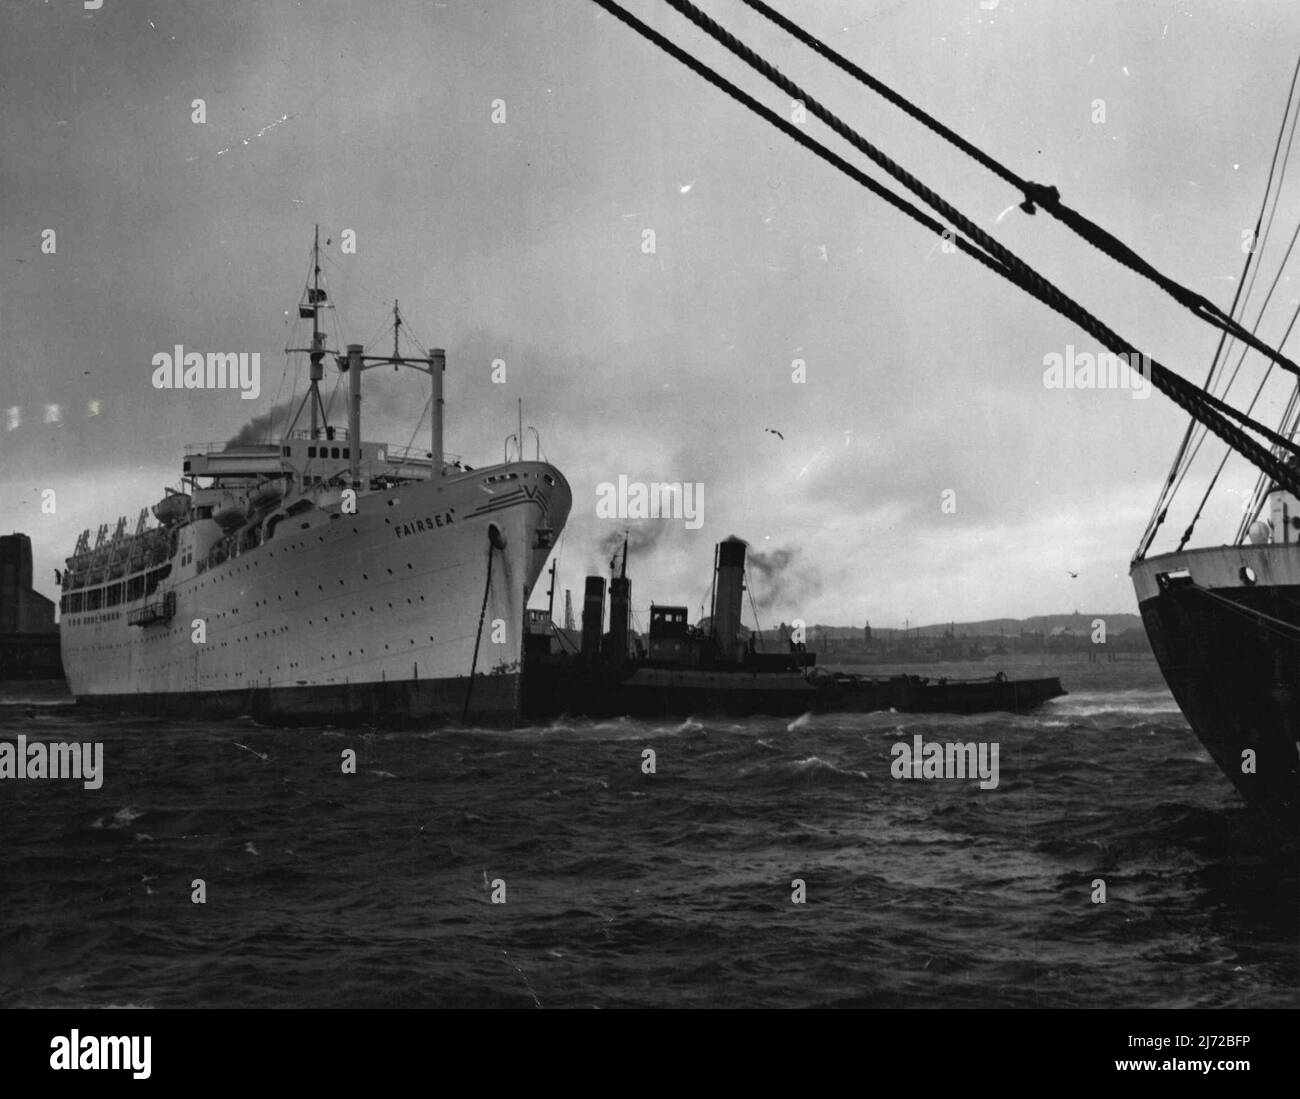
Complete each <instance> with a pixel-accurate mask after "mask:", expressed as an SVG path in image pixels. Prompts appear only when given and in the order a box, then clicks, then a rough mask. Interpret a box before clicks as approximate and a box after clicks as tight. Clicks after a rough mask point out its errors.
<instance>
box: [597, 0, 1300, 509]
mask: <svg viewBox="0 0 1300 1099" xmlns="http://www.w3.org/2000/svg"><path fill="white" fill-rule="evenodd" d="M665 2H667V3H670V4H673V5H674V6H677V4H678V3H680V2H681V0H665ZM593 3H595V4H597V5H599V6H600V7H601V8H603V9H604V10H605V11H607V12H608V13H609V14H611V15H613V16H614V17H615V18H616V19H618V20H619V21H620V22H622V23H624V24H625V25H626V26H628V27H630V28H632V29H633V30H634V31H636V32H637V33H638V34H640V35H641V36H642V37H643V38H645V39H647V40H648V41H650V42H652V43H653V44H654V45H656V46H658V47H659V48H660V49H662V50H663V51H664V52H665V53H667V54H668V55H669V56H670V57H673V58H674V59H676V60H677V61H679V62H680V63H681V64H683V65H685V66H686V67H687V68H689V69H691V70H692V71H693V72H695V73H696V74H698V75H699V76H701V77H703V78H704V79H705V80H707V81H708V82H709V83H711V84H713V85H714V86H715V87H717V88H719V89H720V90H721V91H723V92H725V93H726V94H727V95H729V96H731V97H732V98H733V99H735V100H736V101H737V102H739V103H741V104H742V105H743V106H745V107H746V108H748V109H749V110H750V111H752V112H753V113H755V114H757V115H758V116H759V117H761V118H762V119H764V120H765V121H766V122H768V123H769V124H770V125H772V126H775V127H776V128H777V129H779V130H781V132H782V133H784V134H786V135H787V136H788V137H790V138H791V139H792V140H794V141H796V142H798V143H799V144H800V145H803V146H804V147H805V148H807V149H809V150H810V151H811V152H813V153H815V154H816V155H817V156H819V157H821V158H822V159H823V160H825V161H826V162H827V163H829V164H831V165H833V166H834V167H836V168H838V169H839V170H840V171H841V172H843V173H844V174H845V175H847V176H849V177H850V178H851V179H853V180H854V181H856V182H858V183H860V184H861V185H862V186H864V187H866V188H867V189H868V190H869V191H871V192H872V193H873V194H875V195H877V196H878V197H880V198H882V199H884V200H885V201H886V202H888V203H889V204H890V205H891V206H893V207H894V208H895V209H897V210H900V211H901V212H903V213H904V214H906V215H907V216H908V217H910V218H912V219H913V220H915V221H917V222H919V223H920V224H921V225H923V226H925V227H926V228H928V229H930V231H931V232H934V233H936V234H939V235H942V236H943V237H944V239H945V240H948V241H950V242H951V243H952V244H953V245H954V246H955V247H956V248H958V249H959V250H960V251H963V252H965V253H966V254H967V255H969V256H971V257H972V258H973V259H975V260H977V261H978V262H980V263H981V264H983V265H984V266H985V267H987V268H989V270H991V271H993V272H994V273H996V274H998V275H1001V276H1002V277H1003V278H1005V279H1007V280H1008V281H1009V282H1011V283H1013V284H1014V285H1016V286H1018V287H1020V288H1021V289H1022V290H1024V291H1025V292H1026V293H1028V294H1030V295H1031V296H1032V297H1035V298H1037V299H1038V300H1040V301H1042V302H1043V303H1044V304H1046V305H1048V306H1049V307H1050V308H1052V309H1054V310H1056V311H1057V312H1058V313H1060V314H1061V315H1062V316H1064V317H1067V318H1068V319H1070V320H1073V321H1075V323H1076V324H1078V325H1079V326H1080V327H1081V328H1082V329H1083V330H1084V331H1086V332H1088V333H1089V334H1090V335H1092V336H1094V337H1096V338H1097V339H1098V340H1099V342H1101V343H1102V344H1103V345H1104V346H1106V347H1107V348H1109V349H1110V350H1111V351H1113V352H1115V353H1116V354H1120V355H1123V356H1125V357H1126V358H1128V359H1129V361H1130V362H1132V361H1144V362H1146V363H1147V364H1148V367H1149V371H1150V378H1149V380H1150V382H1151V384H1152V385H1154V386H1155V387H1156V388H1157V389H1159V390H1160V391H1161V392H1162V393H1164V394H1165V395H1166V396H1167V397H1169V398H1170V399H1171V400H1173V401H1174V402H1175V403H1176V404H1178V405H1179V407H1181V408H1183V409H1184V411H1186V412H1188V413H1190V414H1192V415H1193V416H1196V417H1197V419H1199V420H1201V421H1202V422H1203V423H1205V424H1206V426H1207V427H1208V428H1209V429H1210V430H1212V431H1213V432H1214V433H1215V434H1216V435H1218V436H1219V437H1220V438H1221V439H1223V440H1224V441H1225V442H1226V443H1228V445H1229V446H1231V447H1233V448H1234V449H1236V450H1238V451H1239V452H1240V453H1241V454H1242V455H1243V456H1245V457H1246V458H1247V459H1248V460H1249V461H1251V462H1252V463H1253V464H1254V465H1256V466H1257V467H1258V468H1259V469H1260V470H1261V471H1263V472H1264V473H1265V474H1267V475H1268V476H1270V477H1272V478H1273V479H1274V480H1276V481H1278V482H1279V483H1281V484H1283V485H1285V486H1287V487H1288V488H1289V489H1291V490H1292V491H1295V492H1297V495H1300V475H1298V474H1297V471H1294V470H1291V469H1290V468H1288V467H1287V466H1285V465H1284V464H1283V463H1282V462H1281V461H1280V460H1279V459H1278V457H1277V456H1276V455H1274V454H1273V453H1271V452H1270V451H1269V450H1268V449H1266V448H1264V447H1262V446H1260V444H1259V443H1258V442H1256V441H1255V440H1254V439H1252V438H1250V436H1248V435H1246V434H1244V433H1243V432H1242V431H1241V430H1240V429H1238V428H1237V427H1235V426H1234V425H1232V424H1230V423H1228V422H1227V419H1226V418H1225V417H1231V418H1233V419H1236V420H1239V421H1243V422H1244V423H1246V425H1247V426H1248V427H1249V428H1250V430H1252V431H1255V432H1257V433H1259V434H1261V435H1263V436H1264V437H1265V438H1267V439H1269V441H1271V442H1273V443H1274V444H1275V445H1277V446H1279V447H1280V448H1281V449H1283V450H1286V451H1290V452H1291V453H1293V454H1297V455H1300V448H1297V447H1296V446H1295V445H1294V444H1293V443H1291V442H1290V441H1289V440H1287V439H1285V438H1283V437H1282V436H1280V435H1278V434H1277V433H1276V432H1273V431H1271V430H1270V429H1268V428H1266V427H1264V426H1263V425H1262V424H1257V423H1255V422H1254V421H1252V420H1250V419H1249V417H1245V416H1243V415H1242V414H1241V413H1240V412H1239V411H1237V410H1236V409H1234V408H1232V407H1231V406H1229V405H1226V404H1225V403H1224V402H1223V401H1220V400H1219V399H1218V398H1215V397H1213V396H1212V395H1211V394H1208V393H1205V392H1204V391H1203V390H1201V389H1200V388H1199V387H1197V386H1195V385H1193V384H1192V383H1190V382H1188V381H1187V380H1186V379H1184V378H1182V377H1180V376H1179V375H1177V374H1175V373H1173V372H1172V371H1170V370H1169V369H1167V368H1166V367H1164V366H1163V365H1162V364H1160V363H1159V362H1157V361H1156V360H1155V359H1151V358H1148V357H1146V356H1144V355H1142V354H1141V353H1140V352H1138V351H1137V350H1136V348H1134V347H1133V346H1132V345H1131V344H1129V343H1128V342H1127V341H1126V340H1124V339H1122V338H1121V337H1120V336H1119V335H1118V334H1117V333H1115V332H1114V331H1112V330H1111V329H1110V328H1108V327H1106V326H1105V325H1104V324H1103V323H1102V322H1101V321H1100V320H1098V319H1097V318H1096V317H1094V316H1092V314H1090V313H1088V312H1087V311H1086V310H1085V309H1083V307H1082V306H1080V305H1079V304H1078V303H1077V302H1075V301H1073V300H1072V299H1071V298H1069V297H1067V296H1066V295H1065V294H1064V293H1063V292H1062V291H1061V290H1059V289H1058V288H1057V287H1056V286H1054V285H1053V284H1052V283H1050V282H1048V281H1047V280H1046V279H1045V278H1043V276H1041V275H1040V274H1038V273H1037V272H1036V271H1034V270H1032V269H1031V268H1030V267H1029V266H1028V265H1027V264H1025V263H1024V262H1023V261H1022V260H1020V259H1019V258H1018V257H1017V256H1015V255H1013V254H1012V253H1011V252H1010V251H1009V250H1008V249H1006V248H1004V247H1003V246H1002V245H1001V244H999V243H998V242H997V241H996V240H994V239H993V238H991V237H990V236H989V235H988V234H987V233H985V232H984V231H983V230H982V229H981V228H980V227H979V226H978V225H975V224H974V223H973V222H971V221H970V220H969V219H968V218H966V217H965V216H964V215H962V214H961V213H960V212H959V211H957V210H955V209H954V208H953V207H952V206H950V205H949V204H948V203H946V202H944V200H942V199H941V198H939V196H938V195H936V194H934V192H932V191H930V189H929V188H927V187H925V185H924V184H922V183H920V182H919V181H918V180H916V179H914V178H913V177H912V176H910V174H908V173H907V172H906V171H904V170H903V169H901V168H899V167H898V166H897V165H895V164H893V162H892V161H890V160H889V158H888V157H885V156H884V155H883V154H882V153H880V152H879V151H878V150H876V149H875V148H874V147H873V146H871V145H870V144H869V143H868V142H866V141H865V139H863V138H862V137H861V136H859V135H858V134H856V133H855V132H854V131H853V130H851V129H850V128H849V127H848V126H846V125H845V124H844V123H843V122H841V121H839V120H838V119H835V118H834V116H833V115H830V113H829V112H827V111H826V110H825V109H824V108H822V107H820V105H817V104H815V103H814V102H813V101H812V100H811V99H809V98H807V97H806V96H804V94H803V93H802V91H801V90H800V89H799V88H798V87H797V86H796V85H794V84H791V83H790V82H789V81H786V80H785V78H784V77H782V76H781V75H780V74H779V73H777V72H776V71H775V70H774V69H772V68H771V66H769V65H767V63H766V62H762V61H761V59H758V60H760V62H761V64H762V65H763V66H764V67H765V68H766V69H767V70H769V71H770V72H771V73H772V75H773V77H774V82H778V86H782V87H785V88H788V89H790V90H792V94H793V95H794V97H795V98H801V99H803V102H804V104H805V106H806V107H807V108H808V109H809V110H811V111H812V112H813V113H814V114H815V115H817V117H819V118H821V117H822V116H823V115H824V116H826V117H825V118H823V121H826V120H827V118H829V119H832V120H833V121H832V122H827V124H828V125H831V127H832V129H834V130H835V131H836V132H837V133H840V134H841V136H844V137H845V138H846V140H848V141H849V142H850V143H851V144H853V145H854V146H855V147H857V148H859V149H860V150H861V151H863V152H865V153H866V154H867V155H868V156H870V157H871V158H872V159H873V160H875V161H876V162H877V163H881V166H882V167H885V168H886V170H891V169H892V172H891V174H895V175H896V178H900V180H901V181H902V182H904V183H905V184H906V185H909V186H910V187H911V189H913V190H915V191H916V192H917V193H918V194H920V195H921V197H922V198H924V199H925V200H926V201H927V202H928V203H929V204H930V205H932V206H935V208H936V209H939V210H940V211H941V212H943V213H944V214H945V216H948V217H949V219H950V220H951V221H953V222H954V224H956V225H958V226H960V227H961V228H962V229H963V231H964V232H966V233H967V234H968V235H970V236H971V237H972V238H973V239H974V240H975V241H977V242H978V243H979V245H980V247H976V246H975V245H974V244H971V243H970V242H969V241H967V240H965V239H964V238H963V237H961V236H958V235H956V234H955V233H952V232H950V231H947V230H945V228H944V226H943V225H942V224H941V223H939V222H937V221H936V220H935V219H933V218H932V217H930V216H929V215H928V214H926V213H925V212H924V211H922V210H920V209H919V208H917V207H916V206H914V205H912V204H911V203H910V202H908V201H907V200H906V199H903V198H901V197H900V196H898V195H895V194H893V193H892V192H891V191H889V190H887V189H886V188H884V187H883V186H882V185H881V184H879V183H878V182H876V181H875V180H873V179H871V178H870V177H869V176H867V175H866V174H865V173H863V172H862V171H860V170H859V169H857V168H855V167H854V166H853V165H851V164H849V163H848V162H847V161H846V160H844V159H843V158H842V157H840V156H838V155H837V154H836V153H834V152H832V151H831V150H830V149H828V148H826V147H825V146H824V145H822V144H821V143H820V142H818V141H817V140H815V139H814V138H812V137H810V136H809V135H808V134H805V133H804V132H803V131H802V130H800V129H799V128H798V127H797V126H795V125H793V124H792V123H789V122H787V121H786V120H785V119H783V118H781V117H780V116H779V115H777V114H775V113H774V112H773V111H771V110H769V109H768V108H767V107H765V106H763V105H762V104H761V103H759V102H758V101H757V100H756V99H754V98H753V96H750V95H749V94H747V93H746V92H744V91H742V90H741V89H740V88H738V87H737V86H736V85H734V84H732V83H731V82H730V81H728V80H726V79H725V78H724V77H722V76H721V75H720V74H718V73H717V72H715V71H714V70H713V69H711V68H709V67H708V66H707V65H705V64H704V63H703V62H701V61H699V60H698V59H696V58H695V57H694V56H692V55H691V54H689V53H687V52H686V51H685V50H683V49H681V48H680V47H678V46H677V45H675V44H674V43H673V42H671V41H669V40H668V39H667V38H665V37H664V36H663V35H662V34H660V33H659V32H658V31H655V30H654V29H653V28H651V27H649V26H648V25H646V24H645V23H643V22H642V21H641V20H639V19H637V18H636V17H635V16H633V15H632V14H631V13H630V12H628V11H626V10H625V9H624V8H622V7H621V6H620V5H619V4H617V3H615V2H614V0H593ZM700 14H701V18H703V19H705V20H706V22H707V23H708V24H711V25H713V26H716V24H713V21H712V20H709V19H708V18H707V16H703V15H702V13H700ZM718 30H719V31H720V33H722V34H723V35H726V37H730V35H727V32H725V31H722V30H721V28H718ZM755 56H756V55H755ZM765 75H766V74H765ZM818 112H820V113H818ZM927 196H928V197H927Z"/></svg>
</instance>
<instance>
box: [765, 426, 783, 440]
mask: <svg viewBox="0 0 1300 1099" xmlns="http://www.w3.org/2000/svg"><path fill="white" fill-rule="evenodd" d="M763 430H764V431H768V432H771V433H772V434H773V435H775V436H776V437H777V438H778V439H780V440H781V441H782V442H784V441H785V436H784V435H782V434H781V433H780V432H779V431H777V429H776V428H774V427H765V428H763Z"/></svg>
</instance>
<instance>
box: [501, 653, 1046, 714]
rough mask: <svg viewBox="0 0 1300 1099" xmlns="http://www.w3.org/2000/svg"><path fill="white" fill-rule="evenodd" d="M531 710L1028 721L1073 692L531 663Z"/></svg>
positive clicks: (1020, 683) (1033, 685)
mask: <svg viewBox="0 0 1300 1099" xmlns="http://www.w3.org/2000/svg"><path fill="white" fill-rule="evenodd" d="M525 681H526V690H525V708H526V711H527V712H528V713H529V715H530V716H532V717H534V718H536V719H544V718H552V717H556V716H558V715H559V714H562V713H569V714H586V715H588V716H593V717H612V716H621V715H627V716H631V717H648V718H667V717H686V716H690V715H693V714H723V715H729V716H740V717H743V716H750V715H757V714H763V715H768V716H779V717H793V716H797V715H799V714H804V713H875V712H877V711H881V710H897V711H898V712H900V713H952V714H977V713H991V712H1007V713H1028V712H1030V711H1032V710H1034V709H1037V708H1038V707H1039V706H1041V705H1042V704H1043V703H1045V702H1047V701H1049V700H1051V699H1053V698H1057V697H1060V696H1061V695H1063V694H1065V693H1066V692H1065V691H1064V689H1062V687H1061V682H1060V680H1059V679H1056V678H1045V679H1032V680H1011V679H993V678H991V679H987V680H979V681H956V680H954V681H946V680H945V681H937V680H933V681H932V680H929V679H926V678H924V677H920V676H893V677H890V678H888V679H869V678H864V677H856V676H839V677H835V676H826V677H821V678H818V677H813V678H805V676H804V675H803V674H802V673H801V672H761V671H758V672H755V671H744V670H738V671H726V670H716V669H714V670H704V669H694V668H655V667H642V668H638V669H636V670H635V671H633V672H632V673H631V674H624V675H619V674H617V673H613V672H611V671H605V670H601V669H588V668H584V667H582V666H581V665H576V664H567V665H566V664H556V663H554V662H548V661H534V662H531V663H530V664H529V665H528V667H527V670H526V673H525Z"/></svg>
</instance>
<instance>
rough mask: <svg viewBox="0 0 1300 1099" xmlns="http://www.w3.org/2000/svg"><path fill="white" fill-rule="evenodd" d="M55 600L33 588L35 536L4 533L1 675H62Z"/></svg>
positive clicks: (1, 545) (0, 582)
mask: <svg viewBox="0 0 1300 1099" xmlns="http://www.w3.org/2000/svg"><path fill="white" fill-rule="evenodd" d="M62 677H63V660H62V656H61V654H60V652H59V628H58V626H57V625H55V622H54V602H53V601H52V600H50V599H46V598H45V596H43V595H41V593H40V592H38V591H33V590H32V540H31V539H30V538H28V537H27V535H25V534H6V535H3V536H0V679H61V678H62Z"/></svg>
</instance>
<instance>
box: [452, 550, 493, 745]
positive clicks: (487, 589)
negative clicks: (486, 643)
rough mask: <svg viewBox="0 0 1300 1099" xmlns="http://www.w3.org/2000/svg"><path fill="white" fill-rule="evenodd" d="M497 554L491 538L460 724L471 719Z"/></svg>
mask: <svg viewBox="0 0 1300 1099" xmlns="http://www.w3.org/2000/svg"><path fill="white" fill-rule="evenodd" d="M494 552H496V546H495V545H494V544H493V542H492V539H491V537H490V536H489V538H488V567H487V583H486V584H484V585H483V606H482V607H481V608H479V612H478V633H477V634H475V635H474V659H473V660H472V661H471V662H470V666H469V683H468V684H467V685H466V687H465V705H464V706H463V707H462V708H461V712H460V722H461V724H462V725H463V724H465V722H466V721H467V720H468V719H469V700H470V698H471V697H472V696H473V694H474V672H475V671H476V670H477V669H478V647H479V644H480V643H481V642H482V640H483V619H484V618H485V617H487V605H488V595H490V594H491V592H492V554H493V553H494Z"/></svg>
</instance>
